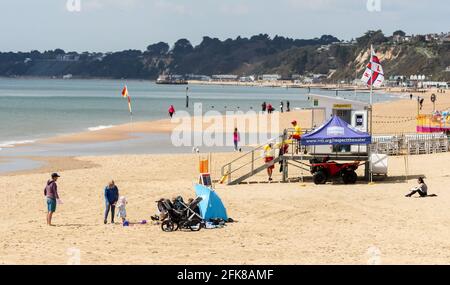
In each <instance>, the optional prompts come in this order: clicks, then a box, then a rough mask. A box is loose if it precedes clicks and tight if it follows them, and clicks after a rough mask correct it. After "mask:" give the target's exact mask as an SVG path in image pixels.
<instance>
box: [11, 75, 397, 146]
mask: <svg viewBox="0 0 450 285" xmlns="http://www.w3.org/2000/svg"><path fill="white" fill-rule="evenodd" d="M195 84H197V83H195ZM208 84H212V85H216V84H215V83H208ZM243 86H248V87H254V86H255V85H243ZM265 87H267V86H265ZM278 87H279V88H281V87H280V86H278ZM304 88H307V87H304ZM311 88H317V89H323V90H330V89H332V88H333V87H332V85H327V84H317V85H314V86H312V87H311ZM362 91H363V90H362ZM378 91H381V92H384V93H391V94H392V95H398V96H399V97H398V99H397V100H393V101H388V103H390V102H394V101H400V100H405V99H403V98H401V97H400V95H402V94H403V95H404V92H402V91H400V90H391V91H389V92H388V91H386V90H385V89H379V90H378ZM383 103H386V102H381V103H376V104H374V106H377V105H380V104H383ZM298 111H300V112H301V111H303V110H302V109H300V110H291V113H292V112H298ZM284 114H286V112H285V113H284ZM222 116H223V115H222ZM99 127H105V126H100V125H99V126H92V127H88V128H87V129H86V130H81V131H75V132H70V133H63V134H56V135H53V136H50V137H46V138H35V139H27V140H25V139H24V140H19V141H17V142H18V143H17V144H11V145H8V147H20V146H22V145H30V144H33V143H40V142H42V143H79V142H98V141H120V140H126V139H132V138H133V135H132V134H133V133H169V132H171V131H172V130H173V128H174V127H175V126H173V125H172V124H171V122H170V119H165V118H160V119H154V120H149V121H136V122H133V123H129V122H127V123H123V124H117V125H110V126H107V127H105V128H101V129H97V130H94V129H95V128H99ZM91 129H92V130H91ZM11 142H14V141H11ZM22 142H25V143H22Z"/></svg>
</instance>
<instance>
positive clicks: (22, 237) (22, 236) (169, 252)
mask: <svg viewBox="0 0 450 285" xmlns="http://www.w3.org/2000/svg"><path fill="white" fill-rule="evenodd" d="M80 159H81V160H83V161H86V162H88V163H89V164H95V165H98V166H96V167H94V168H89V169H78V170H67V171H62V172H61V174H62V177H61V180H60V181H59V189H60V195H61V198H62V199H63V201H64V204H63V205H60V206H58V209H57V212H56V214H55V218H54V223H55V224H56V225H57V226H56V227H47V226H46V225H45V203H44V197H43V187H44V183H45V181H46V179H47V178H48V175H47V174H41V173H37V174H26V175H14V176H1V177H0V185H2V187H1V189H0V194H1V195H2V196H3V200H4V206H3V207H1V208H0V214H1V216H2V222H1V223H0V263H5V264H30V263H31V264H65V263H67V262H68V259H69V256H68V255H67V250H68V249H69V248H77V249H79V250H80V252H81V263H82V264H186V263H187V264H227V263H233V264H305V263H306V264H330V263H331V264H348V263H349V264H366V263H367V262H369V260H371V259H370V258H371V256H370V255H368V250H369V249H370V248H371V247H376V248H378V249H379V251H380V252H381V255H380V257H381V262H382V263H384V264H392V263H408V264H437V263H439V264H448V263H449V261H450V239H449V235H450V232H449V230H448V228H449V226H450V220H449V219H448V217H449V216H450V208H449V207H448V204H449V203H450V193H449V192H448V186H447V185H448V184H449V183H450V175H449V173H448V170H447V168H446V167H445V165H448V163H449V161H450V154H439V155H427V156H414V157H412V158H411V159H410V165H411V169H410V175H411V177H410V178H411V180H409V181H408V182H407V183H404V182H402V181H401V180H402V177H403V175H404V172H403V158H401V157H394V158H391V159H390V173H389V175H390V176H391V178H390V179H388V180H387V181H384V182H378V183H377V184H375V185H367V184H366V183H363V182H361V183H359V184H357V185H354V186H345V185H341V184H339V183H337V184H334V185H332V184H330V185H325V186H315V185H313V184H312V183H306V184H301V183H292V184H255V185H239V186H224V185H217V191H218V193H219V195H220V196H221V197H222V199H223V201H224V203H225V205H226V206H227V209H228V213H229V216H230V217H232V218H233V219H235V220H237V221H238V222H237V223H234V224H229V225H228V226H227V227H225V228H223V229H216V230H202V231H200V232H198V233H192V232H175V233H164V232H162V231H161V229H160V228H159V226H155V225H135V226H132V227H122V226H121V225H110V224H108V225H103V224H102V220H103V218H102V212H103V187H104V185H105V183H106V181H108V180H109V179H111V178H114V179H115V180H116V182H117V184H118V186H119V187H120V191H121V195H126V196H127V198H128V200H129V204H128V206H127V211H128V216H129V218H130V220H131V221H134V222H136V221H140V220H142V219H146V220H149V217H150V216H151V215H152V214H154V212H155V203H154V201H156V200H157V199H158V198H160V197H169V198H170V197H172V196H174V195H178V194H181V195H183V196H184V197H186V198H187V197H191V196H193V190H192V184H193V182H194V180H195V177H196V174H197V173H196V171H197V157H196V155H194V154H189V155H176V156H175V155H159V156H155V155H140V156H110V157H83V158H80ZM213 159H214V162H213V165H216V166H219V165H221V164H222V163H224V162H225V161H228V160H229V159H230V154H217V155H214V157H213ZM214 170H216V171H217V167H214ZM216 173H217V172H216ZM417 175H425V176H426V177H427V182H428V184H429V187H430V191H431V192H432V193H436V194H438V197H437V198H424V199H421V198H405V197H404V196H403V195H404V194H405V193H406V192H407V190H408V189H409V188H410V187H411V186H412V185H414V182H415V181H414V180H412V179H413V178H414V177H415V176H417ZM214 176H215V177H217V175H214ZM263 176H264V175H261V178H264V177H263ZM413 176H414V177H413ZM278 177H279V176H278ZM278 177H276V178H278Z"/></svg>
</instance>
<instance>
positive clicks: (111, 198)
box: [103, 180, 119, 225]
mask: <svg viewBox="0 0 450 285" xmlns="http://www.w3.org/2000/svg"><path fill="white" fill-rule="evenodd" d="M104 195H105V219H104V221H103V223H104V224H105V225H106V223H107V222H108V221H107V220H108V215H109V210H111V224H114V212H115V210H116V203H117V201H118V200H119V188H117V186H116V184H115V183H114V180H111V181H110V182H109V183H108V185H107V186H106V187H105V193H104Z"/></svg>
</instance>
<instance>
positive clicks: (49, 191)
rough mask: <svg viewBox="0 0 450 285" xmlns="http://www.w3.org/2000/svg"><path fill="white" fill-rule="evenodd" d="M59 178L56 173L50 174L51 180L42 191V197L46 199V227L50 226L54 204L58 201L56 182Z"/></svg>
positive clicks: (54, 208)
mask: <svg viewBox="0 0 450 285" xmlns="http://www.w3.org/2000/svg"><path fill="white" fill-rule="evenodd" d="M59 177H60V176H59V175H58V173H53V174H52V179H51V180H49V181H47V185H46V186H45V189H44V195H45V197H47V210H48V212H47V225H48V226H53V225H52V217H53V213H54V212H56V202H57V200H59V195H58V185H56V181H58V178H59Z"/></svg>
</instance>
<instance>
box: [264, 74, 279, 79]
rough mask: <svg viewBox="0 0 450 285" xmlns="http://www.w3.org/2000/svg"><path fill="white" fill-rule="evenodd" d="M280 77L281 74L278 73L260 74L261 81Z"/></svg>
mask: <svg viewBox="0 0 450 285" xmlns="http://www.w3.org/2000/svg"><path fill="white" fill-rule="evenodd" d="M280 79H281V75H279V74H263V75H262V76H261V80H263V81H278V80H280Z"/></svg>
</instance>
